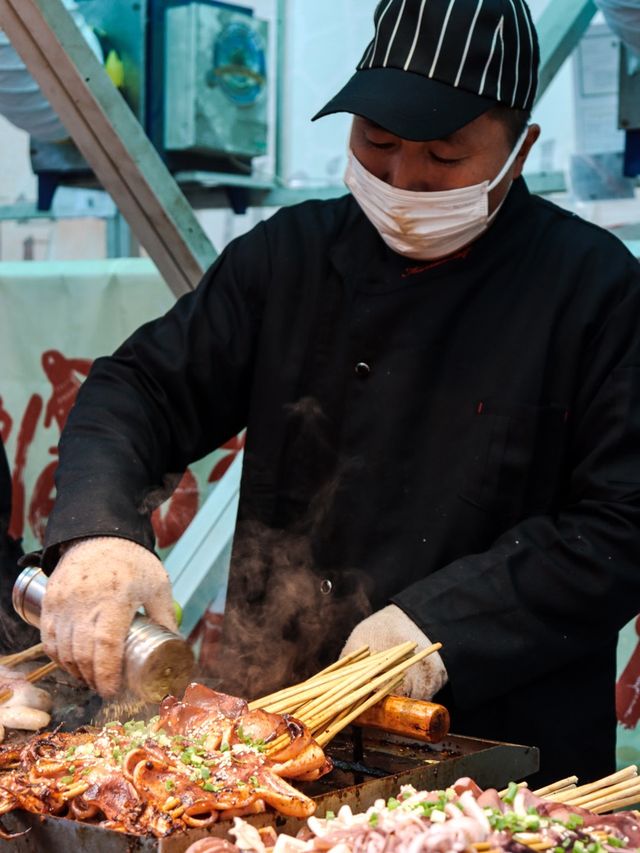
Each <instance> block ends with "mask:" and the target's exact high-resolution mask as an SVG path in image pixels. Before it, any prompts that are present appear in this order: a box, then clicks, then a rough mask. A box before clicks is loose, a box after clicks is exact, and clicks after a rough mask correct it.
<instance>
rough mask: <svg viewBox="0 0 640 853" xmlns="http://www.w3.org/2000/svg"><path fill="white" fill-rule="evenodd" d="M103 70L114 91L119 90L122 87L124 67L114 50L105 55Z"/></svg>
mask: <svg viewBox="0 0 640 853" xmlns="http://www.w3.org/2000/svg"><path fill="white" fill-rule="evenodd" d="M104 68H105V71H106V72H107V74H108V75H109V77H110V78H111V82H112V83H113V85H114V86H115V87H116V89H121V88H122V87H123V85H124V65H123V63H122V60H121V59H120V57H119V56H118V54H117V52H116V51H115V50H113V49H111V50H110V51H109V53H108V54H107V58H106V60H105V63H104Z"/></svg>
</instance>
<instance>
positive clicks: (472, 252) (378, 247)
mask: <svg viewBox="0 0 640 853" xmlns="http://www.w3.org/2000/svg"><path fill="white" fill-rule="evenodd" d="M530 200H531V195H530V193H529V190H528V188H527V185H526V183H525V181H524V179H523V178H521V177H520V178H518V179H517V180H515V181H514V183H513V186H512V187H511V189H510V190H509V194H508V195H507V198H506V199H505V201H504V204H503V205H502V207H501V208H500V211H499V213H498V215H497V216H496V218H495V220H494V222H493V223H492V225H491V227H490V228H489V229H488V230H487V231H486V232H485V233H484V234H483V235H482V236H481V237H479V238H478V239H477V240H476V241H475V242H474V243H472V244H471V246H470V247H469V251H468V252H466V254H464V262H465V263H473V262H474V261H480V260H481V259H483V258H485V257H486V256H487V253H493V252H495V251H498V250H504V248H505V246H507V247H508V245H509V236H510V233H511V232H512V230H513V228H514V223H517V222H518V221H519V219H520V217H521V216H522V215H523V214H524V213H525V209H526V207H527V205H528V204H529V203H530ZM505 241H507V242H506V243H505ZM512 248H513V247H512ZM389 255H392V256H394V257H395V258H396V259H397V262H400V261H401V260H406V264H407V267H419V266H420V262H419V261H413V260H411V259H410V258H406V259H402V258H401V256H400V255H396V254H395V253H394V252H391V251H390V250H389V249H388V248H387V246H386V244H385V242H384V240H383V239H382V238H381V237H380V235H379V234H378V232H377V231H376V229H375V228H374V227H373V225H372V224H371V223H370V222H369V220H368V219H367V217H366V216H365V215H364V213H363V212H362V210H361V208H360V206H359V205H358V203H357V202H356V200H355V199H354V198H353V196H350V197H349V204H348V206H347V213H346V216H345V219H344V220H343V222H342V226H341V228H340V232H339V236H338V239H337V240H336V242H335V243H334V244H333V246H332V248H331V249H330V251H329V257H330V259H331V262H332V263H333V265H334V267H335V268H336V270H337V271H338V272H339V273H340V275H341V276H342V277H343V278H344V279H345V280H346V281H349V282H355V281H360V282H362V281H363V280H365V279H368V280H370V281H371V280H372V279H373V280H377V279H379V278H380V277H381V276H382V275H383V271H384V269H385V265H386V263H387V261H388V258H389ZM461 257H462V253H456V254H455V255H453V256H452V258H451V259H450V260H446V259H443V261H442V262H441V263H439V264H438V265H433V268H434V272H435V271H436V270H437V271H438V274H447V273H448V272H449V271H450V269H451V268H452V265H453V264H457V263H459V261H460V258H461ZM429 266H432V265H431V264H429Z"/></svg>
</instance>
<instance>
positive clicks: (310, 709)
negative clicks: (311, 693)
mask: <svg viewBox="0 0 640 853" xmlns="http://www.w3.org/2000/svg"><path fill="white" fill-rule="evenodd" d="M405 657H406V653H405V652H404V650H400V651H399V652H395V653H393V654H392V653H390V654H389V655H387V656H385V657H384V658H383V660H382V661H381V662H380V663H374V664H372V665H371V666H370V667H368V668H367V669H365V670H364V671H363V672H360V671H359V672H357V673H356V674H355V675H353V676H350V677H349V678H345V679H344V680H343V681H341V682H339V683H338V685H336V686H335V687H334V688H333V689H331V690H329V691H327V692H323V694H322V695H321V696H319V697H318V698H317V699H315V700H313V701H311V702H309V703H308V704H306V705H304V706H303V707H302V708H301V709H300V712H299V713H300V714H301V715H302V718H303V720H304V719H306V717H307V716H311V715H313V714H316V713H317V712H318V711H321V710H323V709H324V708H328V707H331V706H332V705H333V706H334V707H335V702H336V700H337V699H339V698H341V697H342V696H348V695H350V694H352V692H353V689H354V688H356V687H358V685H359V684H362V682H363V681H365V682H370V681H371V679H372V678H373V677H374V676H375V675H377V674H379V673H380V672H385V671H386V670H387V669H388V668H389V664H392V663H393V664H395V663H397V662H399V661H400V660H402V658H405Z"/></svg>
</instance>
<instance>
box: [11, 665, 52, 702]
mask: <svg viewBox="0 0 640 853" xmlns="http://www.w3.org/2000/svg"><path fill="white" fill-rule="evenodd" d="M57 668H58V664H57V663H55V661H49V663H45V664H44V666H40V667H38V669H34V670H33V672H30V673H29V674H28V675H26V676H25V679H24V680H25V681H29V682H31V683H33V682H34V681H39V680H40V679H41V678H44V677H45V675H49V673H50V672H53V670H54V669H57ZM12 696H13V691H12V690H4V691H3V692H2V693H0V704H2V703H3V702H6V701H7V700H8V699H11V697H12Z"/></svg>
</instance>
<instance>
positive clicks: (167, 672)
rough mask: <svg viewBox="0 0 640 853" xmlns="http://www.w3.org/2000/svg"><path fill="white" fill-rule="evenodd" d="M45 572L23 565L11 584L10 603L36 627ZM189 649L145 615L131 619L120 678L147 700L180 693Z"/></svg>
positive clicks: (189, 665) (190, 661)
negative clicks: (11, 594) (11, 597)
mask: <svg viewBox="0 0 640 853" xmlns="http://www.w3.org/2000/svg"><path fill="white" fill-rule="evenodd" d="M46 588H47V576H46V575H45V574H44V572H43V571H42V570H41V569H39V568H33V567H32V568H28V569H25V570H24V571H23V572H22V573H21V574H20V575H19V577H18V579H17V580H16V582H15V584H14V587H13V607H14V610H15V611H16V613H17V614H18V616H20V618H21V619H24V621H25V622H27V623H28V624H29V625H34V626H35V627H36V628H39V627H40V614H41V611H42V600H43V598H44V594H45V591H46ZM193 667H194V658H193V652H192V651H191V648H190V647H189V645H188V644H187V643H186V642H185V640H184V639H183V638H182V637H181V636H179V635H178V634H173V633H172V632H171V631H168V630H167V629H166V628H163V627H161V626H160V625H157V624H156V623H155V622H152V621H151V620H150V619H147V618H146V616H140V615H137V616H135V617H134V619H133V622H132V623H131V628H130V630H129V633H128V635H127V640H126V644H125V650H124V681H125V684H126V685H127V687H128V688H129V689H130V690H131V691H132V692H133V693H135V694H136V695H137V696H139V697H140V698H141V699H144V700H145V701H147V702H159V701H160V700H161V699H162V698H163V697H164V696H166V695H167V694H169V693H173V694H178V695H179V694H181V693H182V691H183V690H184V688H185V687H186V686H187V684H188V683H189V681H190V680H191V676H192V673H193Z"/></svg>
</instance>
